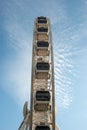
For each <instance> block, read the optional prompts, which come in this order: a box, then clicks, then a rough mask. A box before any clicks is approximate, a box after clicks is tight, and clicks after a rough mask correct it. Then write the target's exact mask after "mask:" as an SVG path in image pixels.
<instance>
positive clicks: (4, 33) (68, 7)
mask: <svg viewBox="0 0 87 130" xmlns="http://www.w3.org/2000/svg"><path fill="white" fill-rule="evenodd" d="M38 16H46V17H49V18H50V20H51V26H52V34H53V46H54V62H55V97H56V109H57V113H56V122H57V123H58V124H59V126H60V130H73V129H74V130H82V129H83V130H86V129H87V100H86V99H87V0H73V1H71V0H45V1H42V0H37V2H36V0H18V1H17V0H8V1H6V0H3V1H1V2H0V25H1V26H0V115H1V116H0V130H6V129H7V130H16V129H18V127H19V125H20V123H21V121H22V119H23V116H22V108H23V104H24V102H25V101H26V100H28V102H29V101H30V84H31V57H32V40H33V28H34V19H35V18H36V17H38Z"/></svg>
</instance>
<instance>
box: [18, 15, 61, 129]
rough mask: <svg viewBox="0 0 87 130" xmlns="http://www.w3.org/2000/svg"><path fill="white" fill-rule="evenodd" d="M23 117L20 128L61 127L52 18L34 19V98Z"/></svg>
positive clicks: (32, 96)
mask: <svg viewBox="0 0 87 130" xmlns="http://www.w3.org/2000/svg"><path fill="white" fill-rule="evenodd" d="M23 115H24V120H23V122H22V123H21V125H20V127H19V129H18V130H59V127H58V126H57V125H56V124H55V85H54V60H53V45H52V32H51V24H50V20H49V18H46V17H43V16H41V17H37V18H36V19H35V22H34V32H33V49H32V71H31V101H30V111H29V110H28V102H25V104H24V108H23Z"/></svg>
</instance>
